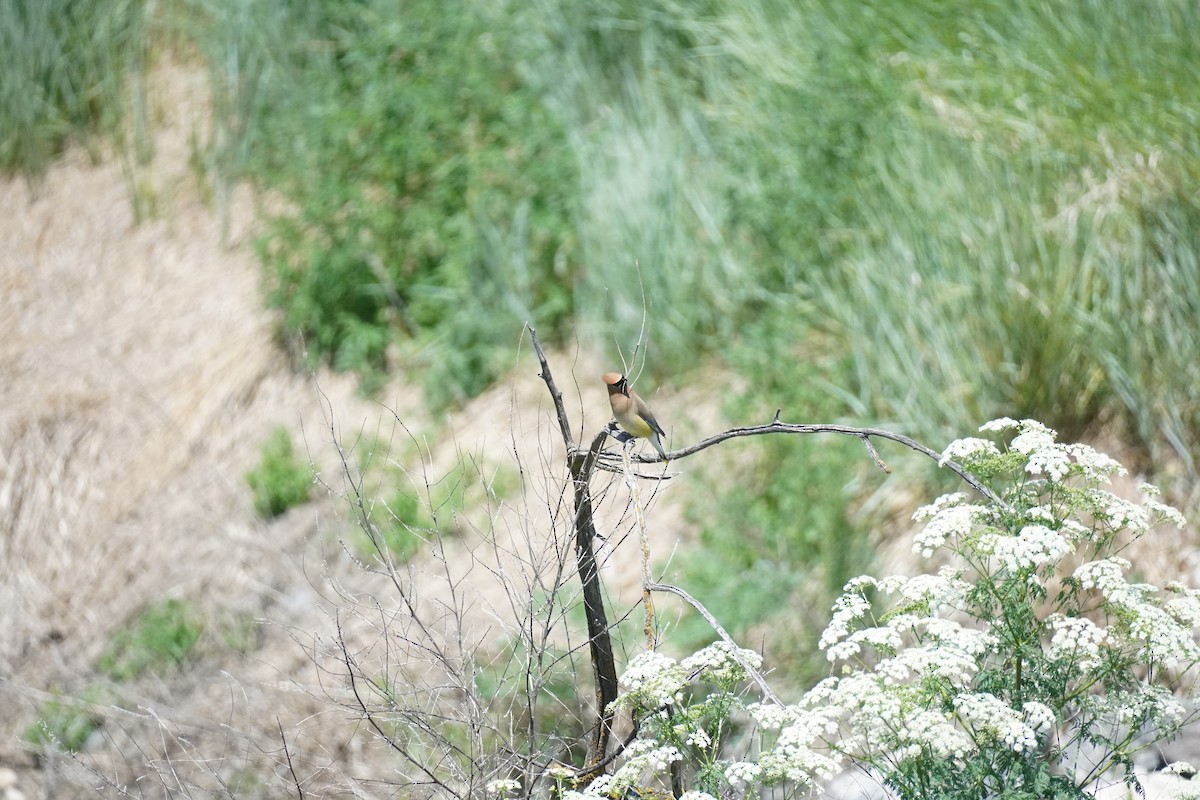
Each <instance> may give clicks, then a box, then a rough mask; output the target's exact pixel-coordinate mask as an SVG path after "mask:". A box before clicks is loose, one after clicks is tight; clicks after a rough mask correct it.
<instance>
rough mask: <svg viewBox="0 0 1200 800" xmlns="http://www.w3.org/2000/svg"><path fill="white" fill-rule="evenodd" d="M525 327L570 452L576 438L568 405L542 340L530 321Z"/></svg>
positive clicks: (540, 375) (564, 441)
mask: <svg viewBox="0 0 1200 800" xmlns="http://www.w3.org/2000/svg"><path fill="white" fill-rule="evenodd" d="M525 329H526V330H528V331H529V338H530V340H532V341H533V349H534V352H536V353H537V357H538V362H539V363H541V365H542V371H541V373H540V374H539V375H538V377H540V378H541V379H542V380H544V381H545V382H546V388H547V389H548V390H549V391H550V399H551V400H553V401H554V411H555V414H556V415H557V417H558V428H559V430H560V431H562V437H563V443H564V444H566V446H567V453H568V454H569V453H571V452H572V451H573V450H574V449H575V438H574V437H573V436H571V423H570V421H569V420H568V419H567V410H566V407H564V406H563V398H562V392H560V391H559V390H558V386H557V384H555V383H554V376H553V375H552V374H551V373H550V363H549V362H548V361H547V360H546V352H545V351H544V350H542V342H541V340H540V339H538V335H537V331H536V330H535V329H534V327H533V326H532V325H530V324H529V323H528V322H527V323H525Z"/></svg>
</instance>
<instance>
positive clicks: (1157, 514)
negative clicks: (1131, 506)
mask: <svg viewBox="0 0 1200 800" xmlns="http://www.w3.org/2000/svg"><path fill="white" fill-rule="evenodd" d="M1143 507H1144V508H1145V509H1146V511H1148V512H1150V513H1151V514H1153V515H1154V520H1155V522H1154V524H1156V525H1157V524H1161V523H1163V522H1168V523H1170V524H1172V525H1174V526H1175V527H1176V528H1183V527H1186V526H1187V520H1186V519H1185V518H1184V516H1183V514H1181V513H1180V512H1179V509H1177V508H1175V507H1173V506H1169V505H1167V504H1166V503H1160V502H1158V501H1157V500H1147V501H1146V502H1145V503H1144V504H1143Z"/></svg>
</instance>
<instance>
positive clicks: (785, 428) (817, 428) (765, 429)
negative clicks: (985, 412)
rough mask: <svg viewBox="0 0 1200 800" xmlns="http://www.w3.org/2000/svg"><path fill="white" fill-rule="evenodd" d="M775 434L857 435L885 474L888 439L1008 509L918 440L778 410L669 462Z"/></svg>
mask: <svg viewBox="0 0 1200 800" xmlns="http://www.w3.org/2000/svg"><path fill="white" fill-rule="evenodd" d="M772 433H790V434H806V433H837V434H841V435H843V436H853V437H855V438H857V439H860V440H862V441H863V442H864V443H865V444H866V445H867V449H868V451H869V452H870V453H871V456H872V458H873V459H874V460H875V463H876V464H878V465H879V467H880V468H881V469H883V470H884V471H885V472H890V471H891V470H889V469H888V468H887V466H886V465H885V464H884V463H883V461H882V460H881V459H880V458H879V455H878V453H876V452H875V450H874V447H873V446H872V444H871V441H870V440H871V439H872V438H876V439H887V440H889V441H892V442H897V443H898V444H902V445H904V446H905V447H907V448H909V449H910V450H915V451H917V452H918V453H921V454H922V455H925V456H928V457H929V458H932V459H933V460H934V461H936V462H937V463H938V465H939V466H943V467H945V468H946V469H948V470H950V471H951V472H953V473H954V474H955V475H957V476H958V477H960V478H962V479H963V480H964V481H965V482H966V483H967V484H968V485H969V486H970V487H971V488H972V489H974V490H975V491H977V492H979V493H980V494H982V495H983V496H984V497H986V498H987V499H988V500H990V501H992V502H993V503H996V504H997V505H999V506H1000V507H1001V508H1004V509H1007V508H1008V504H1007V503H1005V502H1004V501H1003V500H1002V499H1000V497H999V496H997V495H996V494H995V493H994V492H993V491H992V490H991V489H989V488H988V487H986V486H984V485H983V484H982V483H980V482H979V481H978V480H976V479H975V477H974V476H973V475H971V473H969V472H967V471H966V470H964V469H963V468H962V467H961V466H960V465H959V464H958V463H957V462H955V461H952V460H950V459H948V458H947V459H944V458H942V454H941V453H939V452H938V451H936V450H934V449H933V448H930V447H926V446H925V445H923V444H921V443H920V442H918V441H917V440H916V439H912V438H910V437H908V436H905V435H904V434H902V433H893V432H892V431H888V430H884V429H882V428H856V427H854V426H852V425H833V424H824V423H822V424H809V423H794V422H781V421H780V420H779V412H778V411H776V412H775V417H774V418H773V419H772V420H771V421H770V422H768V423H766V424H764V425H747V426H743V427H739V428H730V429H729V430H727V431H722V432H721V433H716V434H713V435H712V436H709V437H708V438H707V439H701V440H700V441H699V442H696V443H695V444H693V445H691V446H689V447H685V448H683V449H681V450H676V451H674V452H670V453H667V460H669V461H677V460H679V459H681V458H687V457H688V456H691V455H695V454H696V453H699V452H700V451H701V450H707V449H708V448H710V447H712V446H714V445H718V444H720V443H721V442H725V441H728V440H730V439H737V438H740V437H743V436H763V435H766V434H772ZM633 459H634V460H635V461H640V462H641V463H643V464H652V463H654V462H656V461H662V460H663V458H662V456H660V455H658V454H657V453H655V454H654V455H652V456H650V455H643V454H641V453H638V454H635V455H634V456H633Z"/></svg>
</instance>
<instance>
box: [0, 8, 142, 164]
mask: <svg viewBox="0 0 1200 800" xmlns="http://www.w3.org/2000/svg"><path fill="white" fill-rule="evenodd" d="M149 41H150V36H149V31H148V28H147V19H146V12H145V3H144V2H143V0H82V1H81V0H41V2H36V3H33V2H4V3H0V53H3V54H4V68H3V69H0V172H4V173H14V172H21V173H24V174H26V175H28V176H31V177H36V176H39V175H41V173H42V172H43V171H44V170H45V169H46V167H48V166H49V164H50V162H51V161H52V160H53V159H54V157H55V156H57V155H58V154H59V153H60V152H61V151H62V149H63V147H64V146H65V145H66V144H67V143H68V142H70V141H78V142H82V143H87V144H94V143H95V142H96V139H95V138H94V136H93V134H95V133H97V132H100V133H104V134H107V135H108V136H110V137H113V138H115V139H117V140H118V141H130V140H129V139H128V138H127V137H126V135H125V133H126V131H128V130H134V131H136V130H139V129H140V126H139V123H144V105H143V100H144V95H143V90H142V86H141V79H142V77H143V75H144V71H145V67H146V59H147V56H148V51H149ZM131 123H132V125H131Z"/></svg>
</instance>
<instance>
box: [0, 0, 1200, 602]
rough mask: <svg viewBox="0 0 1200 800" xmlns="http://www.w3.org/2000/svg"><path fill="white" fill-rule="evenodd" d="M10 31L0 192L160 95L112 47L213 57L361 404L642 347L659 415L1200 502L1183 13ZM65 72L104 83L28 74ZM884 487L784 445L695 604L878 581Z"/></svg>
mask: <svg viewBox="0 0 1200 800" xmlns="http://www.w3.org/2000/svg"><path fill="white" fill-rule="evenodd" d="M6 8H7V7H6ZM13 8H15V9H17V10H16V11H14V10H12V9H9V10H8V11H5V12H3V13H5V14H7V15H8V17H7V18H6V19H4V20H3V23H4V24H0V31H7V33H6V34H5V35H7V36H9V39H11V42H10V44H13V43H22V48H21V49H20V50H19V51H18V50H16V49H13V48H7V50H8V51H10V52H13V53H18V52H19V53H20V55H18V56H16V57H15V58H16V60H17V61H19V62H20V68H19V69H13V70H6V71H5V77H4V78H3V79H0V89H2V91H0V123H2V124H0V129H2V130H4V131H5V132H6V133H5V140H4V142H3V146H2V147H0V154H2V156H3V161H2V162H0V163H2V164H3V166H4V167H5V168H6V169H8V170H26V171H28V170H37V169H40V168H42V167H43V166H44V163H45V160H46V154H47V153H53V152H54V151H55V150H56V149H57V148H59V147H61V146H62V144H63V142H64V141H65V137H66V136H67V134H69V133H71V132H77V131H80V130H84V131H86V130H89V129H93V130H94V129H97V128H100V129H104V127H105V123H103V121H104V120H107V119H109V118H110V117H111V116H112V114H113V113H114V112H113V111H112V109H114V108H115V109H120V108H124V105H123V104H124V103H125V98H127V97H128V96H129V94H130V90H129V89H128V88H126V89H120V88H119V87H121V86H122V85H124V84H122V83H121V79H122V76H129V75H130V74H134V75H136V74H137V69H138V67H137V65H136V64H130V63H128V59H129V58H131V56H129V55H124V56H121V57H117V55H116V54H135V55H136V54H137V53H142V52H148V51H150V50H153V47H152V46H151V45H150V44H146V46H145V47H144V48H139V47H132V48H127V47H125V46H124V45H125V43H127V42H130V41H135V42H142V43H146V42H147V41H150V42H157V43H158V44H159V46H161V47H164V48H166V47H170V48H174V49H177V50H183V51H186V52H190V53H193V54H194V56H195V57H196V58H198V59H200V60H202V61H203V62H204V63H205V64H206V65H207V66H208V68H209V70H210V73H211V75H212V80H213V88H214V112H215V121H214V129H213V135H212V137H211V139H209V140H207V141H200V142H197V158H196V163H197V164H198V165H199V167H200V169H201V170H202V172H203V177H204V178H205V179H206V181H207V182H209V183H210V184H211V185H212V186H213V187H214V188H215V189H216V193H215V198H216V202H217V203H221V202H222V197H223V196H224V193H226V192H227V191H228V187H229V186H230V185H232V183H233V182H234V181H236V180H245V179H248V180H251V181H253V182H254V183H255V184H257V185H258V186H260V187H263V188H265V189H269V190H271V194H270V196H271V197H274V198H282V199H283V201H284V202H283V203H282V207H283V208H284V209H285V210H284V211H282V212H279V211H276V212H274V213H273V214H268V224H267V232H266V234H265V235H264V237H263V239H262V241H261V244H260V247H261V253H262V258H263V264H264V269H265V275H266V278H267V283H268V285H269V287H270V298H271V303H272V304H274V305H275V306H277V307H278V308H279V309H281V311H282V318H283V323H282V330H281V336H282V337H283V338H284V339H285V340H287V341H290V342H295V343H298V342H300V341H303V347H304V349H305V351H306V352H307V353H308V354H309V355H310V357H312V358H324V359H328V360H329V361H331V362H332V363H333V364H334V365H335V366H337V367H338V368H342V369H353V370H357V371H358V372H359V373H361V374H362V376H363V377H364V381H365V384H366V386H367V388H368V389H369V388H370V387H371V386H372V385H374V383H375V382H376V381H377V380H378V379H379V377H380V376H381V375H382V374H383V372H384V371H385V370H387V369H389V368H396V367H399V368H402V369H411V370H414V372H417V373H419V374H420V375H422V376H424V380H425V382H426V386H427V389H428V396H429V400H430V402H431V403H433V404H435V405H438V406H441V405H443V404H446V403H454V402H459V401H462V400H464V399H466V398H468V397H470V396H472V395H474V394H476V393H478V392H479V391H481V390H482V389H484V388H485V387H486V386H488V385H489V383H490V382H491V381H493V380H494V379H495V378H496V377H497V376H498V375H499V374H501V371H502V370H504V369H506V368H507V367H508V366H509V365H510V364H511V359H512V354H513V352H515V344H516V342H517V340H518V338H519V336H520V335H521V324H522V323H523V322H524V321H525V320H527V319H528V320H531V321H532V322H533V323H535V324H536V325H538V326H539V329H540V331H541V332H542V334H543V335H544V336H545V337H546V338H548V339H550V340H557V341H559V342H561V343H563V344H566V345H568V346H571V345H573V344H574V342H576V341H579V342H582V343H584V344H585V345H586V346H588V347H593V346H596V345H597V344H599V345H600V346H602V347H604V348H606V350H607V351H608V352H609V354H610V355H615V353H616V348H617V346H620V347H622V348H623V349H624V351H625V352H629V351H630V350H631V349H632V346H633V344H634V342H635V340H636V338H637V335H638V332H639V330H641V328H642V325H643V318H644V325H645V332H646V340H647V342H648V344H649V348H648V353H647V365H648V368H649V373H650V374H649V376H648V380H649V381H650V382H653V383H670V384H675V385H680V384H684V383H687V382H690V381H696V380H699V379H701V378H700V373H699V370H700V369H702V368H703V369H713V368H715V369H720V370H727V371H729V372H732V373H734V374H736V375H737V376H739V377H740V378H742V379H743V380H741V381H739V382H738V385H745V386H749V387H752V388H751V389H749V390H747V391H746V392H745V393H744V394H742V395H740V396H734V397H728V398H727V406H728V409H729V410H731V411H732V412H733V413H735V414H740V415H753V419H755V420H758V419H766V418H769V415H770V413H772V412H773V410H774V408H775V407H782V409H783V412H784V417H785V418H787V419H796V420H804V419H821V420H838V419H843V420H852V421H854V422H856V423H859V424H886V425H888V426H889V427H892V428H893V429H898V430H903V431H905V432H907V433H910V434H912V435H914V436H916V437H918V438H921V439H923V440H925V441H928V442H930V443H932V444H934V445H936V444H938V443H940V442H944V441H947V440H948V439H950V438H952V437H954V436H957V435H961V434H962V433H963V432H964V431H967V430H970V429H971V427H973V426H974V425H976V424H978V423H979V422H980V421H982V420H984V419H988V418H991V417H994V416H999V415H1009V416H1014V417H1021V416H1033V417H1037V418H1039V419H1042V420H1044V421H1046V422H1047V423H1049V424H1051V425H1053V426H1055V427H1057V428H1059V430H1060V431H1062V433H1063V435H1064V437H1066V438H1074V437H1076V436H1078V435H1080V434H1082V433H1085V432H1086V431H1088V430H1089V429H1092V428H1094V427H1096V426H1098V425H1101V424H1103V425H1106V426H1108V427H1109V428H1110V429H1115V430H1116V431H1117V432H1118V433H1119V434H1122V435H1123V436H1124V437H1125V439H1126V440H1127V441H1129V442H1130V443H1132V444H1133V445H1134V446H1135V447H1137V448H1139V449H1140V450H1141V452H1142V454H1143V456H1144V466H1147V467H1149V468H1151V469H1155V470H1158V471H1159V472H1162V473H1164V475H1167V476H1168V477H1169V475H1177V476H1185V477H1186V476H1189V475H1190V476H1195V474H1196V464H1195V463H1194V456H1193V454H1194V453H1195V452H1197V451H1198V449H1200V447H1198V446H1200V360H1198V359H1196V358H1195V356H1194V354H1195V353H1196V352H1197V351H1198V349H1200V324H1198V323H1197V320H1198V319H1200V180H1198V178H1200V48H1197V47H1196V46H1195V31H1197V30H1200V7H1198V6H1197V5H1196V4H1195V3H1194V2H1190V0H1147V1H1146V2H1142V3H1137V4H1109V3H1097V2H1092V1H1091V0H1068V1H1067V2H1060V3H1053V4H1046V3H1041V2H1034V1H1033V0H1013V2H1004V3H998V2H993V1H992V0H969V1H968V2H963V3H957V4H953V5H947V4H945V3H941V2H933V0H905V2H891V1H890V0H864V2H858V3H845V2H841V0H799V2H797V1H796V0H763V1H762V2H758V1H756V2H749V1H748V0H700V1H698V2H690V3H683V2H677V1H676V0H649V1H648V2H641V1H640V0H639V1H638V2H635V1H634V0H603V1H602V2H594V3H578V2H571V0H526V1H525V2H516V1H515V0H509V1H507V2H506V1H505V0H500V1H499V2H496V1H494V0H489V2H480V0H287V2H267V0H174V1H173V2H167V3H164V4H161V5H156V6H154V12H153V14H152V15H151V16H152V19H151V20H150V21H149V22H147V20H146V19H145V13H144V12H145V11H146V10H147V9H149V8H150V6H147V5H145V4H141V3H137V2H132V0H131V1H130V2H126V3H122V4H116V5H112V4H107V3H98V2H93V3H86V2H85V3H75V4H73V5H72V8H73V9H75V11H74V16H72V17H69V18H66V19H69V20H74V19H84V20H85V21H86V20H87V19H91V18H90V17H87V15H88V14H93V15H98V16H97V17H96V18H97V19H100V20H101V21H102V22H103V23H104V24H99V23H92V24H88V25H84V26H82V27H81V26H77V25H68V26H66V27H65V28H63V26H62V25H58V24H57V23H55V24H50V22H49V20H50V18H49V17H46V18H44V19H43V17H42V16H38V15H36V14H33V13H31V12H29V11H21V10H20V9H21V8H24V6H22V5H21V4H18V5H17V6H13ZM31 8H32V7H31ZM47 8H49V6H47ZM106 9H107V10H106ZM81 30H88V31H92V32H93V33H94V36H90V37H89V36H83V35H81V33H80V31H81ZM163 32H166V33H167V34H168V35H164V34H163ZM35 35H36V36H43V37H45V38H44V39H43V40H42V41H43V42H44V46H43V45H39V44H37V42H36V40H35V41H33V42H31V41H30V37H33V36H35ZM13 36H15V37H16V38H12V37H13ZM64 37H66V39H67V40H68V41H71V42H73V43H72V44H71V47H72V49H73V50H78V51H80V52H86V53H87V54H88V56H87V57H85V58H82V59H78V60H76V61H73V62H72V63H74V64H78V65H80V69H83V70H85V71H86V75H85V78H79V77H78V76H77V75H76V73H74V72H72V71H71V70H68V69H67V68H66V60H65V59H63V58H61V57H60V58H58V59H51V62H52V63H51V64H50V66H48V67H47V66H42V65H41V63H42V62H41V61H40V60H39V59H41V58H42V56H44V55H46V54H48V53H53V52H60V51H62V50H63V46H61V45H59V44H57V43H59V42H61V41H63V40H64ZM9 39H6V40H5V41H9ZM14 46H15V45H14ZM55 48H57V50H56V49H55ZM88 65H94V66H88ZM88 76H90V77H88ZM135 84H136V82H135ZM114 86H115V87H118V89H117V90H116V91H115V92H114V90H113V88H112V87H114ZM30 98H35V99H36V103H31V102H30ZM109 128H111V125H110V126H109ZM10 131H11V132H12V133H8V132H10ZM74 135H79V134H78V133H75V134H74ZM271 207H272V208H276V209H277V208H279V207H280V204H272V206H271ZM300 349H301V348H300V347H299V346H297V347H296V350H297V351H299V350H300ZM768 406H769V408H768ZM886 456H887V454H885V457H886ZM862 458H863V456H862V454H861V453H860V452H858V451H857V450H856V449H855V448H850V447H847V448H841V447H832V448H831V447H824V446H820V445H812V446H809V445H800V446H797V447H786V446H775V445H772V446H769V447H766V448H764V449H763V451H762V452H761V454H760V455H759V456H758V457H757V459H758V460H757V462H756V463H755V464H754V465H753V466H752V467H750V468H748V469H747V471H746V472H745V473H744V474H742V475H739V476H729V475H726V476H724V477H723V481H722V486H721V487H717V488H718V489H721V491H719V492H713V493H710V494H715V495H716V496H719V497H720V503H719V504H717V506H716V507H711V508H710V507H706V506H703V505H699V506H698V507H697V509H696V514H695V518H696V519H699V520H702V523H701V526H702V528H703V529H704V532H703V536H704V539H705V542H706V543H707V544H708V546H709V547H710V548H713V549H715V550H716V551H717V552H719V553H721V554H722V557H723V558H725V559H727V560H728V562H729V563H732V564H736V565H738V567H739V569H740V570H741V574H742V576H743V577H742V578H740V579H738V578H734V579H731V578H730V577H729V574H730V573H732V572H736V571H735V570H728V571H726V572H725V573H724V574H720V575H711V576H708V577H705V573H704V571H703V570H702V569H701V568H700V567H698V566H697V567H695V569H696V570H697V571H696V573H695V575H694V577H695V582H696V583H697V584H705V583H706V582H708V583H710V584H711V585H710V586H709V587H708V591H707V592H705V591H700V592H698V593H699V594H700V595H701V596H702V598H704V599H709V600H712V601H713V602H718V603H719V604H720V605H723V606H724V607H725V610H726V611H727V612H728V613H730V614H732V615H734V616H737V615H738V614H739V613H741V612H745V613H744V614H743V616H745V617H746V618H747V619H749V618H750V617H754V616H756V614H754V613H751V610H752V609H755V608H759V607H761V608H764V609H765V608H768V607H771V606H772V605H774V606H775V607H778V605H779V603H778V597H779V594H778V593H779V592H780V591H783V592H793V593H794V592H797V591H804V589H803V587H804V586H806V585H811V584H812V583H813V581H812V580H811V579H812V578H817V579H819V580H817V584H818V585H820V586H823V587H833V586H836V585H837V584H838V583H839V581H840V580H842V579H843V578H844V577H846V576H848V575H850V574H854V573H856V572H857V571H859V569H860V568H861V566H862V562H863V561H864V560H865V559H866V557H867V549H868V548H866V547H865V534H864V533H863V531H864V529H865V526H866V525H867V523H868V522H869V520H868V519H867V518H866V517H864V516H863V514H861V513H858V512H854V513H852V512H850V511H847V509H848V508H854V507H855V505H856V502H857V501H859V500H861V498H862V495H863V493H864V491H865V490H864V489H862V488H861V487H860V486H859V477H858V467H859V465H860V464H861V461H862ZM712 480H713V482H714V483H715V482H716V481H717V477H716V476H714V477H713V479H712ZM731 487H732V488H731ZM724 489H729V491H724ZM760 489H761V491H759V490H760ZM702 502H704V501H701V503H702ZM764 574H766V575H768V577H767V578H766V579H764V578H763V575H764ZM764 587H769V588H764ZM756 591H757V592H758V593H759V594H758V595H755V594H754V592H756ZM764 592H766V593H764ZM722 598H723V599H722ZM768 600H770V601H771V602H770V603H768V602H767V601H768ZM813 602H816V601H813ZM818 605H819V604H818ZM739 610H740V611H739Z"/></svg>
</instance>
